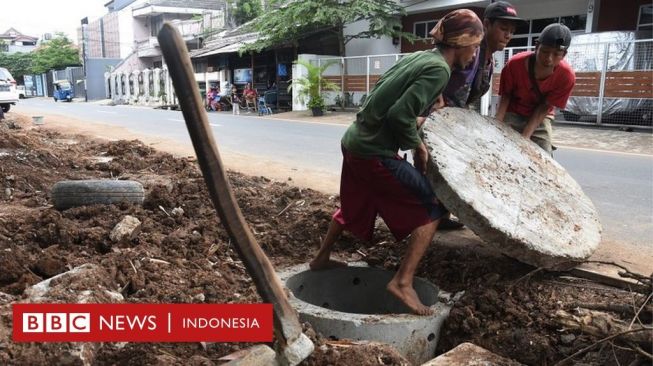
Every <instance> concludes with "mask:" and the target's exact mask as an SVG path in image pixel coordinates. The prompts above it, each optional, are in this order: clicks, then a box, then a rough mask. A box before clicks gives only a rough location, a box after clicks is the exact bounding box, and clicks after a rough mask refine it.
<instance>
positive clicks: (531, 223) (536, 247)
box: [423, 108, 601, 269]
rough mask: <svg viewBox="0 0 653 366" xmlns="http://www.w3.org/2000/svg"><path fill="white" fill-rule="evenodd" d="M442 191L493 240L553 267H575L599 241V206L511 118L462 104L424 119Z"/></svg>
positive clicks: (431, 167)
mask: <svg viewBox="0 0 653 366" xmlns="http://www.w3.org/2000/svg"><path fill="white" fill-rule="evenodd" d="M423 133H424V136H423V138H424V142H425V144H426V146H427V148H428V150H429V153H430V161H429V162H428V171H427V175H428V177H429V180H430V181H431V184H432V185H433V189H434V190H435V193H436V195H437V197H438V199H439V200H440V201H441V202H442V203H443V204H444V205H445V206H446V207H447V208H448V209H449V210H450V211H451V212H452V213H453V214H454V215H456V216H458V217H459V218H460V220H461V221H462V222H463V223H465V225H467V227H469V228H470V229H471V230H472V231H474V233H476V235H478V236H479V237H481V238H482V239H483V240H484V241H485V242H486V243H487V244H488V245H490V246H492V247H494V248H496V249H498V250H499V251H501V252H502V253H504V254H506V255H508V256H511V257H513V258H516V259H518V260H520V261H522V262H525V263H528V264H531V265H534V266H538V267H544V268H548V269H562V268H569V267H572V266H573V265H574V264H575V263H576V262H579V261H582V260H585V259H587V258H588V257H589V256H590V255H591V254H592V253H593V252H594V250H596V248H597V247H598V245H599V242H600V241H601V224H600V222H599V219H598V214H597V212H596V208H595V207H594V204H593V203H592V201H590V199H589V198H588V197H587V196H586V195H585V193H583V191H582V189H581V187H580V186H579V185H578V183H576V181H575V180H574V179H573V178H572V177H571V176H570V175H569V174H568V173H567V171H566V170H565V169H564V168H563V167H562V166H561V165H560V164H558V163H557V162H556V161H555V160H553V158H551V157H550V156H549V155H548V154H547V153H546V152H545V151H544V150H542V149H541V148H540V147H539V146H537V145H535V144H534V143H533V142H531V141H529V140H526V139H524V138H523V137H522V136H521V135H520V134H519V133H517V132H515V131H514V130H513V129H512V128H510V127H509V126H507V125H505V124H503V123H501V122H498V121H497V120H495V119H493V118H489V117H484V116H481V115H480V114H478V113H476V112H474V111H471V110H466V109H462V108H445V109H443V110H440V111H438V112H435V113H433V114H432V115H431V116H430V118H429V121H428V123H426V124H425V126H424V129H423Z"/></svg>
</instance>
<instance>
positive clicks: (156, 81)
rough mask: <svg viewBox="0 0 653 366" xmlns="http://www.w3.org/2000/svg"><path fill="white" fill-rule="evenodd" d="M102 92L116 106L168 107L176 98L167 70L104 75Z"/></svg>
mask: <svg viewBox="0 0 653 366" xmlns="http://www.w3.org/2000/svg"><path fill="white" fill-rule="evenodd" d="M104 88H105V89H104V90H105V93H106V96H107V98H110V99H111V100H113V101H114V103H116V104H139V105H149V106H170V105H176V104H177V97H176V95H175V90H174V88H173V86H172V80H171V79H170V77H169V75H168V69H167V68H165V67H164V68H162V69H159V68H155V69H145V70H137V71H132V72H119V73H108V72H107V73H105V74H104Z"/></svg>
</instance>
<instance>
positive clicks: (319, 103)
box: [306, 95, 326, 110]
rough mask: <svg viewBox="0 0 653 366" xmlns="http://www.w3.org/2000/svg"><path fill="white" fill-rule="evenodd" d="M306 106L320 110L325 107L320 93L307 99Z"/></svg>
mask: <svg viewBox="0 0 653 366" xmlns="http://www.w3.org/2000/svg"><path fill="white" fill-rule="evenodd" d="M306 106H307V107H308V108H309V109H313V108H320V109H321V110H324V108H325V107H326V103H325V102H324V98H323V97H322V96H321V95H318V96H317V97H315V98H312V99H311V100H309V101H308V104H306Z"/></svg>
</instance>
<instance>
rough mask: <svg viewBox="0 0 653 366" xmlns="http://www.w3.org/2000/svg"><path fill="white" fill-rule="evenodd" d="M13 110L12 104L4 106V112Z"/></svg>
mask: <svg viewBox="0 0 653 366" xmlns="http://www.w3.org/2000/svg"><path fill="white" fill-rule="evenodd" d="M10 109H11V104H3V105H2V111H3V112H5V113H7V112H9V110H10Z"/></svg>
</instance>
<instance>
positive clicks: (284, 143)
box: [14, 99, 653, 249]
mask: <svg viewBox="0 0 653 366" xmlns="http://www.w3.org/2000/svg"><path fill="white" fill-rule="evenodd" d="M14 108H15V111H16V112H19V113H20V112H25V113H28V114H29V113H31V114H34V113H44V114H59V115H62V116H70V117H73V118H75V119H78V120H82V121H89V122H102V123H106V124H112V125H119V126H123V127H125V128H127V129H128V130H130V131H131V132H133V133H135V134H147V135H156V136H158V137H164V138H169V139H172V140H175V141H178V142H180V143H183V144H189V143H190V139H189V138H188V132H187V130H186V127H185V124H184V122H183V117H182V115H181V112H178V111H166V110H154V109H150V108H136V107H125V106H119V107H109V106H100V105H96V104H90V103H67V104H66V103H56V104H55V103H54V102H52V101H51V100H44V99H28V100H24V101H21V102H20V104H18V105H17V106H15V107H14ZM209 121H210V123H211V126H212V127H213V132H214V135H215V137H216V140H217V141H218V144H219V146H220V148H221V149H227V150H229V151H233V152H237V153H240V154H244V155H247V156H250V157H252V158H253V159H256V158H259V159H266V160H271V161H274V162H277V163H280V164H283V165H286V166H289V167H296V168H298V169H301V168H304V169H313V170H321V171H324V172H326V173H329V174H338V173H339V171H340V163H341V159H340V149H339V140H340V137H341V136H342V133H343V132H344V130H345V128H346V127H345V126H343V125H338V124H321V123H307V122H296V121H283V120H269V119H264V118H259V117H256V116H255V115H240V116H232V115H231V114H227V113H211V114H210V115H209ZM556 160H558V162H560V163H561V164H562V165H563V166H564V167H565V168H566V169H567V170H568V171H569V173H570V174H571V175H572V176H573V177H574V178H575V179H576V180H577V181H578V183H579V184H580V185H581V186H582V187H583V189H584V191H585V192H586V193H587V195H588V196H589V197H590V198H591V199H592V200H593V201H594V203H595V204H596V206H597V208H598V210H599V214H600V216H601V220H602V223H603V226H604V239H606V240H611V241H617V242H621V243H628V244H630V245H634V246H635V247H642V248H647V249H652V248H653V240H652V239H651V238H653V156H643V155H632V154H622V153H618V152H601V151H588V150H581V149H573V148H561V149H560V150H558V151H557V152H556Z"/></svg>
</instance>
